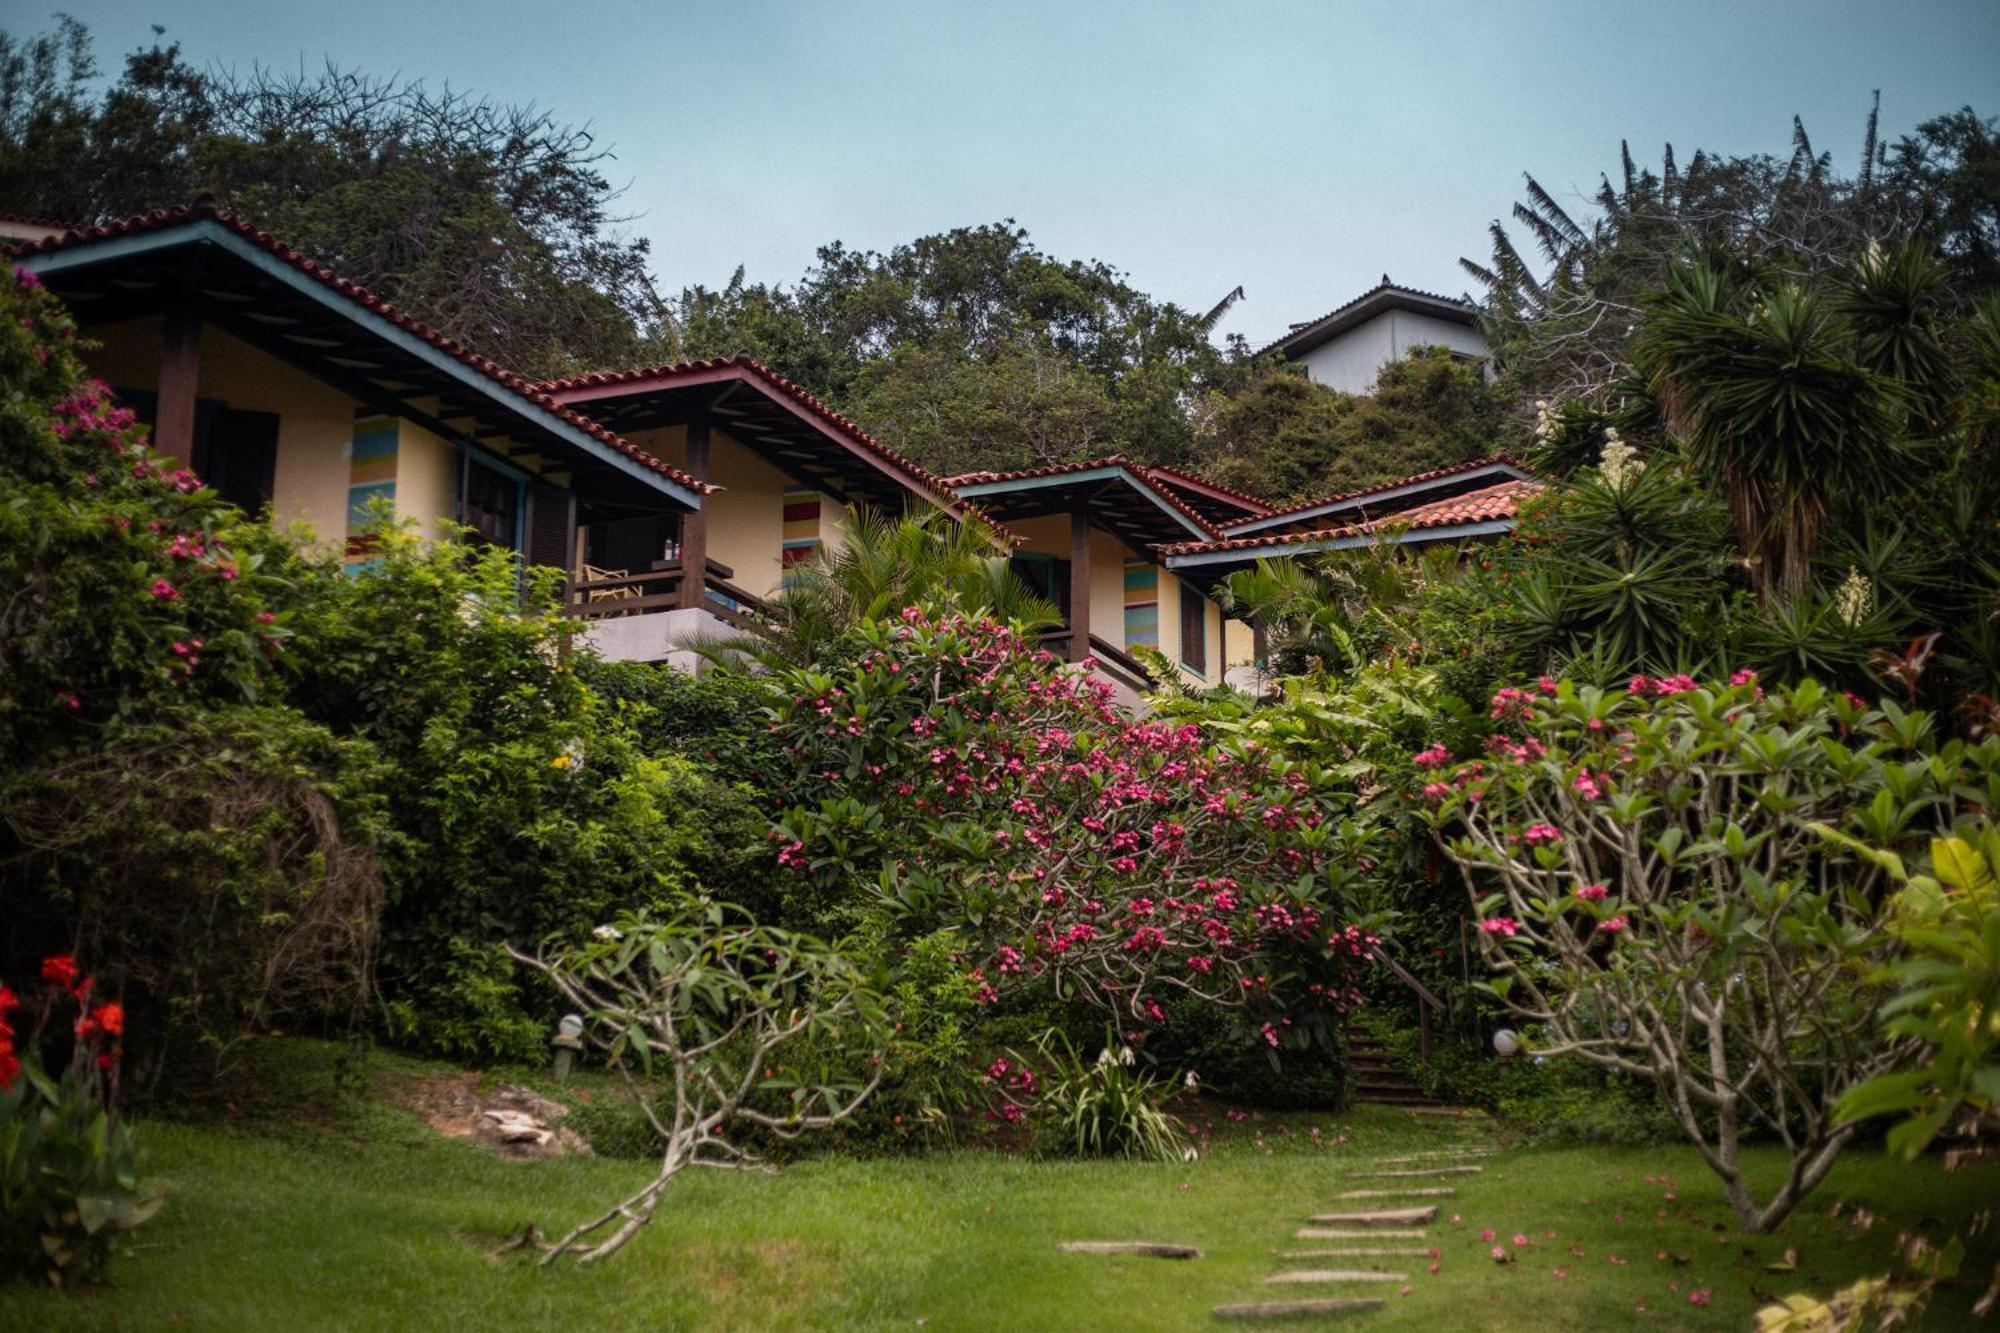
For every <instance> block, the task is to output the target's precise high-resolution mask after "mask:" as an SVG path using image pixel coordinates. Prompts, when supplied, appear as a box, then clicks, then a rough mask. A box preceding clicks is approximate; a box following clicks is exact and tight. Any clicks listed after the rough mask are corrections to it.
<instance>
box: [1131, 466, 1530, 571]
mask: <svg viewBox="0 0 2000 1333" xmlns="http://www.w3.org/2000/svg"><path fill="white" fill-rule="evenodd" d="M1543 489H1544V488H1543V485H1542V483H1541V482H1539V481H1522V480H1519V479H1509V480H1507V481H1503V482H1500V483H1498V484H1497V485H1493V486H1488V487H1485V488H1484V489H1482V490H1477V491H1468V492H1466V493H1465V494H1464V495H1454V496H1452V497H1451V498H1450V499H1448V500H1436V501H1433V502H1431V503H1430V504H1427V505H1419V506H1417V507H1416V508H1415V509H1408V510H1405V511H1403V512H1402V513H1400V514H1388V515H1384V516H1383V517H1381V518H1376V519H1370V520H1368V521H1367V522H1365V523H1349V524H1345V525H1343V526H1340V527H1333V528H1319V529H1315V530H1314V531H1311V532H1278V533H1266V534H1262V535H1259V536H1255V537H1225V538H1223V539H1222V540H1220V541H1212V542H1175V543H1174V544H1173V545H1171V546H1161V547H1158V548H1156V550H1157V551H1158V553H1159V554H1161V555H1200V554H1207V553H1209V552H1213V551H1247V550H1253V549H1256V548H1259V547H1276V546H1295V545H1300V544H1303V543H1310V542H1324V541H1333V540H1336V539H1338V538H1341V537H1359V536H1365V535H1367V534H1369V533H1377V532H1399V533H1400V532H1422V531H1425V530H1426V529H1432V528H1453V527H1458V526H1460V525H1462V524H1466V523H1492V522H1495V521H1501V520H1511V519H1513V518H1514V517H1515V516H1516V515H1517V514H1518V513H1519V512H1520V506H1521V503H1522V502H1523V501H1524V500H1527V499H1528V498H1530V497H1531V496H1535V495H1539V494H1541V492H1542V490H1543Z"/></svg>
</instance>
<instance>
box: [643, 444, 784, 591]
mask: <svg viewBox="0 0 2000 1333" xmlns="http://www.w3.org/2000/svg"><path fill="white" fill-rule="evenodd" d="M626 439H628V440H630V441H631V442H632V443H633V444H636V445H638V446H639V447H640V448H641V449H644V450H646V451H648V452H649V453H651V454H652V455H653V456H654V457H656V458H663V459H665V460H666V461H667V462H669V463H672V464H673V465H674V466H675V467H686V466H687V428H686V427H685V426H668V427H665V428H663V429H660V430H655V431H642V432H639V433H637V434H633V435H628V436H626ZM708 458H709V465H708V480H710V481H712V482H714V483H715V484H716V485H718V486H720V487H722V488H723V489H722V490H720V491H718V492H716V493H715V494H714V495H711V496H709V497H708V498H707V500H705V501H704V502H703V504H702V509H703V510H704V511H706V513H707V514H708V558H709V559H711V560H716V561H720V562H721V563H722V564H725V565H728V566H729V567H730V568H732V569H734V570H735V571H736V577H735V579H734V582H735V584H736V586H737V587H739V588H742V589H743V590H744V591H746V592H749V593H752V594H754V595H756V596H758V597H769V596H770V595H771V594H772V593H775V592H776V591H778V589H779V587H780V586H781V585H782V584H783V582H784V564H783V556H782V554H781V552H782V551H783V549H784V543H785V488H786V486H788V485H789V484H790V483H788V482H787V481H786V480H785V474H784V473H783V472H780V471H779V470H778V469H777V468H775V467H772V466H771V465H770V464H769V463H767V462H765V461H764V460H763V459H761V458H759V457H758V456H757V455H756V454H754V453H752V452H751V451H750V450H749V449H747V448H745V447H744V445H743V444H742V443H741V442H739V441H737V440H735V439H733V438H732V437H731V436H730V435H728V434H727V433H726V432H724V431H719V430H717V431H711V432H710V434H709V442H708Z"/></svg>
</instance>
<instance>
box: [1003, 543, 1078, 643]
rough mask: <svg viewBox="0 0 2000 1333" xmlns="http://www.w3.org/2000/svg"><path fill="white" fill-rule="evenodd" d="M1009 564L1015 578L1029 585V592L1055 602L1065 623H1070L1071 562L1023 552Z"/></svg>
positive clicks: (1010, 560) (1034, 552) (1033, 552)
mask: <svg viewBox="0 0 2000 1333" xmlns="http://www.w3.org/2000/svg"><path fill="white" fill-rule="evenodd" d="M1007 564H1008V566H1009V567H1010V568H1011V569H1012V570H1013V571H1014V577H1015V578H1018V579H1019V580H1021V582H1022V583H1024V584H1026V585H1027V588H1028V591H1029V592H1032V593H1033V594H1035V596H1037V597H1040V598H1042V599H1043V600H1045V601H1050V602H1054V603H1055V604H1056V610H1057V611H1058V612H1059V613H1061V615H1062V618H1063V623H1064V624H1065V625H1067V624H1068V623H1069V561H1067V560H1058V559H1056V558H1055V557H1054V556H1052V555H1043V554H1042V553H1041V552H1039V551H1023V552H1021V553H1020V554H1018V555H1016V556H1013V557H1012V558H1010V559H1009V560H1008V561H1007Z"/></svg>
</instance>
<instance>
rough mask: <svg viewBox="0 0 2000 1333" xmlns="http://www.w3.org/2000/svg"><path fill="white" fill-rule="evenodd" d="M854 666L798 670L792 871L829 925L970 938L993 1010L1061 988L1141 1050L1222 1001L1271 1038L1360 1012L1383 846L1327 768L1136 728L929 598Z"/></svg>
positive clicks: (997, 628)
mask: <svg viewBox="0 0 2000 1333" xmlns="http://www.w3.org/2000/svg"><path fill="white" fill-rule="evenodd" d="M850 646H851V648H852V651H851V652H850V653H849V654H848V655H847V656H846V657H845V658H844V661H843V665H841V666H839V667H837V668H834V669H827V670H812V669H803V670H797V671H793V672H790V673H787V674H785V675H783V676H781V677H780V678H779V679H778V680H777V682H776V686H777V688H779V689H780V690H782V691H784V695H783V699H782V703H781V706H780V707H779V709H778V728H779V732H780V734H781V735H782V736H783V737H784V738H785V739H786V740H787V742H788V744H789V746H790V749H791V753H792V754H793V756H794V760H795V763H796V766H797V771H798V773H799V774H800V784H799V787H798V795H799V797H800V798H801V800H800V803H799V804H798V805H796V806H795V807H794V808H793V809H792V810H791V811H790V812H789V813H788V814H787V815H786V816H785V817H784V819H783V820H782V821H781V822H780V825H779V828H778V830H777V837H778V838H779V839H780V843H779V848H778V861H779V864H780V865H781V866H783V867H785V868H786V869H788V870H790V871H791V872H793V873H794V874H795V875H796V876H797V877H798V881H799V887H800V890H801V893H802V895H805V896H812V897H813V898H814V899H815V900H816V901H817V902H819V903H820V904H821V905H822V911H824V912H825V913H826V914H827V915H828V916H829V918H832V919H835V920H837V919H838V918H839V915H840V913H842V912H843V911H846V912H849V913H854V912H857V911H858V910H859V908H858V906H857V904H858V902H859V900H860V898H861V896H862V895H861V889H862V888H863V887H864V886H865V885H866V883H867V882H868V881H873V882H874V883H875V885H876V887H877V888H878V889H879V895H878V898H877V905H878V906H879V907H880V908H881V909H882V910H884V911H886V912H887V913H888V914H889V915H890V916H891V917H892V918H894V919H896V920H898V921H900V922H902V923H904V925H905V928H906V929H907V930H908V931H909V933H912V934H919V933H926V932H928V931H929V930H930V929H933V928H935V927H936V926H938V925H948V926H955V927H956V928H958V929H959V930H960V931H961V933H962V938H963V941H964V948H965V957H966V966H967V967H968V969H970V971H971V973H972V975H973V977H974V979H975V981H976V983H977V985H978V987H979V992H980V995H981V996H982V998H983V999H985V1000H988V1001H992V1000H996V999H998V998H1000V997H1001V996H1002V995H1003V994H1006V993H1008V992H1010V991H1019V990H1022V989H1025V988H1047V989H1048V990H1049V991H1051V992H1052V993H1053V994H1054V995H1055V996H1056V997H1058V998H1059V999H1061V1000H1064V1001H1073V1002H1077V1003H1080V1004H1082V1005H1085V1006H1088V1007H1090V1008H1093V1009H1095V1010H1097V1011H1099V1012H1101V1013H1103V1014H1106V1015H1108V1016H1110V1017H1111V1019H1112V1021H1113V1022H1114V1023H1115V1024H1116V1025H1117V1026H1118V1029H1119V1030H1120V1031H1121V1032H1123V1033H1126V1034H1128V1039H1130V1040H1134V1041H1138V1040H1143V1038H1144V1035H1145V1033H1146V1032H1147V1031H1149V1030H1154V1029H1157V1028H1158V1027H1159V1026H1160V1025H1161V1024H1164V1023H1165V1022H1167V1021H1168V1020H1169V1018H1170V1017H1171V1015H1172V1014H1173V1012H1174V1010H1175V1008H1176V1007H1177V1006H1183V1005H1193V1006H1222V1007H1226V1008H1229V1009H1232V1010H1236V1011H1240V1012H1242V1013H1244V1014H1245V1015H1246V1016H1248V1018H1249V1019H1250V1020H1251V1021H1250V1022H1249V1024H1248V1029H1247V1030H1248V1032H1249V1033H1250V1034H1254V1035H1253V1037H1252V1039H1253V1040H1255V1041H1258V1042H1261V1043H1262V1044H1263V1045H1264V1046H1266V1047H1268V1048H1270V1049H1274V1050H1275V1049H1279V1048H1283V1047H1302V1046H1304V1045H1306V1044H1308V1043H1309V1041H1310V1039H1311V1037H1312V1036H1313V1035H1314V1034H1319V1035H1322V1036H1323V1035H1324V1032H1325V1028H1326V1024H1327V1022H1328V1021H1329V1020H1330V1019H1332V1018H1336V1017H1337V1016H1338V1015H1339V1014H1340V1013H1341V1012H1342V1011H1344V1009H1345V1008H1346V1007H1347V1006H1348V1005H1349V1004H1351V1003H1352V1001H1353V998H1354V995H1355V992H1354V988H1353V979H1352V972H1353V969H1354V967H1355V966H1356V965H1357V964H1358V963H1359V961H1360V960H1361V959H1362V958H1363V957H1364V956H1365V955H1366V953H1367V951H1368V949H1369V948H1370V947H1371V945H1372V943H1373V937H1372V935H1371V934H1370V933H1369V931H1368V930H1367V929H1365V927H1364V926H1363V925H1362V924H1360V923H1357V922H1354V921H1350V920H1348V919H1347V918H1346V915H1345V913H1346V908H1347V903H1346V899H1345V892H1344V891H1345V890H1346V889H1347V888H1348V887H1349V886H1350V885H1351V883H1352V882H1353V880H1354V879H1355V877H1356V876H1358V875H1359V874H1360V873H1361V872H1362V869H1363V867H1364V864H1365V863H1364V857H1365V853H1366V850H1367V847H1368V841H1369V839H1368V835H1367V833H1366V832H1365V831H1364V829H1363V826H1362V824H1361V823H1360V822H1359V821H1358V820H1356V819H1354V818H1352V807H1353V799H1354V796H1353V790H1352V787H1351V786H1350V785H1349V784H1347V783H1346V782H1344V781H1343V780H1342V779H1340V778H1339V777H1338V776H1337V775H1336V774H1335V773H1334V772H1332V771H1330V770H1329V769H1327V768H1326V767H1324V766H1322V765H1320V764H1319V763H1317V762H1315V761H1312V760H1307V759H1293V758H1288V757H1285V756H1281V755H1279V754H1276V753H1274V752H1273V751H1272V750H1271V749H1270V748H1268V747H1266V746H1263V745H1260V744H1258V743H1256V742H1251V741H1240V740H1239V741H1230V742H1227V743H1223V742H1218V741H1217V740H1216V739H1215V738H1214V737H1213V736H1211V735H1210V734H1208V733H1207V732H1206V731H1205V730H1204V729H1203V728H1202V727H1200V726H1199V725H1196V724H1193V723H1186V724H1174V723H1168V722H1158V721H1145V720H1137V719H1133V718H1129V717H1126V716H1124V715H1123V714H1121V713H1120V712H1119V711H1118V710H1116V709H1115V708H1113V707H1112V706H1111V705H1110V704H1109V703H1108V702H1107V694H1108V691H1107V690H1106V689H1105V688H1104V687H1103V686H1102V685H1101V684H1098V683H1096V682H1093V681H1091V680H1089V679H1088V678H1087V677H1085V676H1082V675H1079V674H1077V673H1074V672H1072V671H1069V670H1067V669H1065V668H1064V667H1063V666H1062V664H1060V663H1059V662H1057V661H1056V660H1055V659H1054V658H1053V657H1051V656H1050V655H1049V654H1047V653H1045V652H1039V651H1037V650H1035V649H1033V648H1031V647H1030V646H1029V645H1028V644H1027V643H1025V642H1024V641H1023V639H1022V638H1021V637H1020V636H1019V635H1018V634H1017V633H1016V632H1015V631H1013V630H1012V629H1009V628H1008V627H1007V626H1004V625H1001V624H998V623H995V622H993V621H990V620H972V619H967V618H965V617H961V616H956V615H944V616H934V615H932V614H931V613H929V612H927V611H925V610H922V609H920V608H916V607H911V608H909V609H908V610H906V611H904V612H903V613H902V615H901V616H900V617H899V618H897V619H896V620H893V621H887V622H877V623H871V624H868V625H866V626H864V627H862V628H861V629H860V630H858V631H856V634H855V636H854V638H853V642H852V644H851V645H850Z"/></svg>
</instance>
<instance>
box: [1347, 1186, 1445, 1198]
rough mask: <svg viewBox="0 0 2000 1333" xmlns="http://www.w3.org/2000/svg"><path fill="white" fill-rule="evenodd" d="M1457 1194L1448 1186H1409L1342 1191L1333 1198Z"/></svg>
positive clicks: (1439, 1196) (1427, 1196) (1419, 1196)
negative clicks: (1433, 1187) (1424, 1187)
mask: <svg viewBox="0 0 2000 1333" xmlns="http://www.w3.org/2000/svg"><path fill="white" fill-rule="evenodd" d="M1457 1193H1458V1191H1457V1190H1455V1189H1452V1188H1451V1187H1450V1186H1448V1185H1447V1186H1442V1187H1439V1188H1435V1189H1418V1188H1417V1187H1415V1186H1411V1187H1409V1188H1406V1189H1386V1190H1342V1191H1341V1192H1340V1193H1338V1194H1336V1195H1334V1196H1333V1197H1334V1198H1336V1199H1449V1198H1451V1197H1453V1196H1454V1195H1456V1194H1457Z"/></svg>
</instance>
